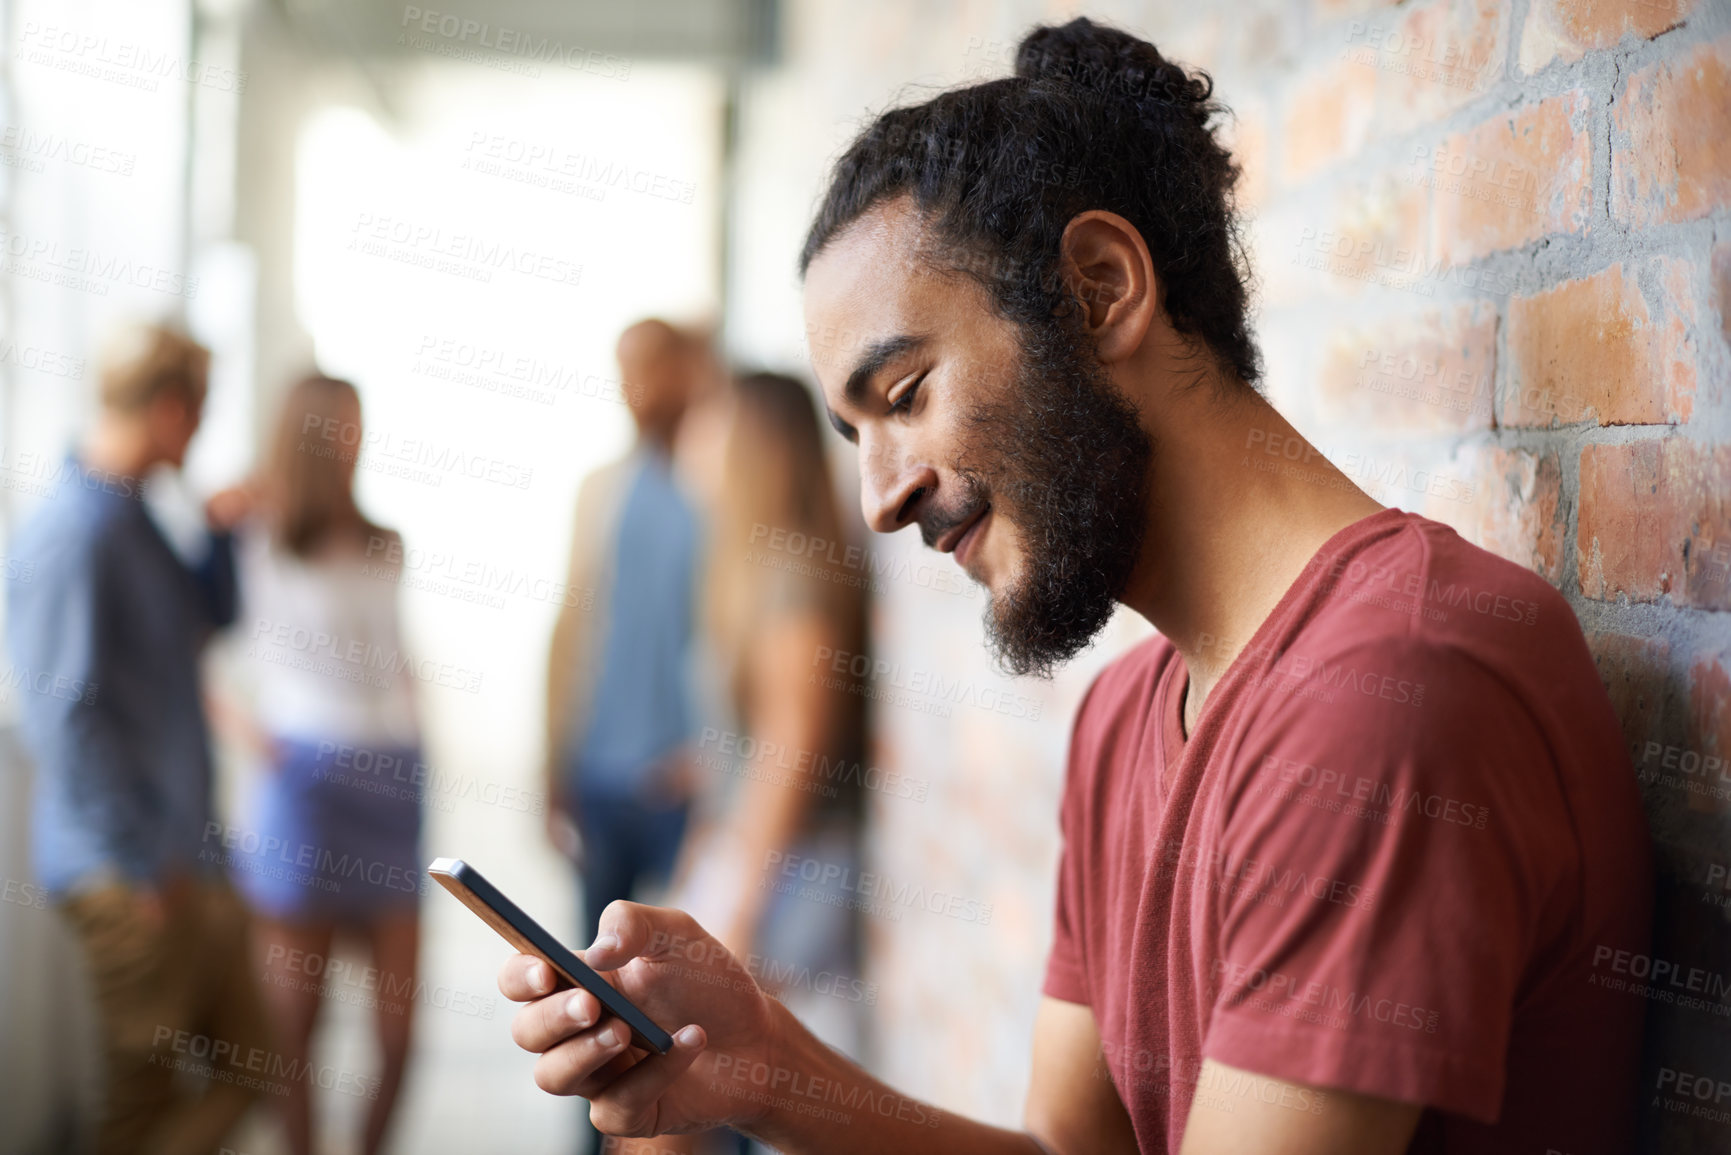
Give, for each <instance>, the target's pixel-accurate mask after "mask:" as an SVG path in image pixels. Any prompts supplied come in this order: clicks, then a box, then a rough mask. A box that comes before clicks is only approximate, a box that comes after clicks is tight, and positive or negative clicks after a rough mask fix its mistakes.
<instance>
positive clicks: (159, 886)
mask: <svg viewBox="0 0 1731 1155" xmlns="http://www.w3.org/2000/svg"><path fill="white" fill-rule="evenodd" d="M209 370H210V354H209V352H208V351H207V350H206V349H204V348H203V347H202V346H200V345H199V344H198V343H197V342H195V341H193V340H192V339H191V338H190V337H188V336H186V335H185V334H184V333H181V332H179V331H177V330H175V329H172V328H167V327H161V326H140V327H133V328H129V329H127V330H125V331H123V332H122V333H120V334H119V335H118V336H117V337H116V338H115V340H114V341H113V342H112V343H111V344H110V345H109V346H108V348H107V349H106V350H105V353H104V356H103V359H102V364H101V371H100V402H101V410H100V413H99V415H98V417H97V420H96V424H95V426H94V428H93V429H92V430H91V431H90V433H89V435H88V437H87V438H86V439H85V441H84V443H83V446H82V448H81V449H80V451H79V452H78V453H77V454H76V455H75V456H73V457H70V458H69V459H68V460H67V462H66V465H65V467H64V468H63V470H62V472H61V475H60V484H59V486H58V487H57V489H56V491H55V493H54V495H53V496H52V497H51V498H50V499H49V500H48V503H47V504H46V505H45V506H44V508H42V509H41V510H40V511H39V512H38V513H37V514H36V516H35V517H34V518H33V519H32V520H31V521H30V523H29V524H28V525H26V526H25V527H24V529H23V531H22V532H21V533H20V534H19V535H18V538H17V541H16V545H15V550H16V556H17V557H18V558H19V559H20V560H22V561H24V562H26V563H28V564H31V565H33V566H34V567H35V571H36V580H34V581H31V582H26V583H13V584H11V586H10V590H9V597H10V600H9V604H8V606H7V621H8V625H9V630H8V637H9V642H10V644H9V649H10V657H11V660H12V662H13V664H14V670H15V672H17V673H21V674H25V675H27V676H28V678H29V682H28V685H29V688H30V690H31V691H32V692H29V693H26V694H24V695H23V696H22V701H21V712H22V715H23V729H24V736H25V742H26V744H27V746H28V747H29V750H30V753H31V755H32V756H33V758H34V760H35V763H36V768H37V774H36V788H35V802H34V812H33V823H32V852H33V857H34V860H35V870H36V873H37V876H38V879H39V880H40V881H41V883H42V884H43V886H44V887H46V888H47V890H48V892H49V893H50V894H51V895H52V896H53V897H54V899H55V901H56V902H57V904H58V905H59V908H60V910H61V911H62V913H63V914H64V915H65V916H66V918H67V919H68V921H69V922H70V923H71V925H72V927H73V929H74V931H75V932H76V934H77V937H78V939H79V940H80V942H81V945H82V946H83V949H84V953H85V957H86V962H87V965H88V968H89V974H90V978H91V982H92V985H93V987H94V994H95V998H96V1003H97V1010H98V1019H99V1022H100V1029H101V1035H102V1040H101V1043H102V1050H103V1060H104V1068H105V1075H106V1083H105V1087H106V1089H105V1094H104V1101H103V1110H102V1117H101V1119H100V1121H99V1123H98V1125H97V1135H96V1150H97V1151H98V1152H102V1153H108V1152H116V1153H119V1152H127V1153H131V1152H169V1151H177V1152H178V1151H186V1152H191V1151H203V1150H210V1149H213V1148H215V1147H216V1146H217V1144H218V1143H219V1142H220V1140H221V1139H222V1137H223V1136H224V1135H226V1134H227V1133H228V1132H229V1130H230V1128H231V1127H232V1126H233V1125H234V1123H235V1122H236V1121H237V1120H238V1119H239V1118H240V1116H241V1115H242V1114H243V1113H244V1112H245V1110H246V1107H247V1104H248V1103H249V1102H250V1101H251V1099H252V1097H253V1092H252V1091H251V1090H249V1089H247V1088H245V1087H244V1086H242V1085H238V1084H236V1083H233V1082H224V1081H221V1080H218V1079H207V1078H205V1077H202V1076H204V1075H205V1074H206V1073H207V1072H208V1067H207V1063H208V1056H209V1055H210V1054H211V1053H212V1051H213V1050H214V1049H215V1047H216V1046H217V1045H224V1046H225V1047H226V1048H233V1051H234V1053H239V1054H246V1053H249V1052H250V1051H251V1050H252V1049H253V1048H263V1047H265V1046H267V1045H268V1039H267V1037H266V1033H267V1032H266V1027H265V1022H264V1016H263V1013H262V1010H261V1008H260V1006H259V1001H258V990H257V985H256V979H255V977H254V975H253V974H252V973H251V969H250V968H249V966H248V965H247V960H248V949H247V945H248V944H247V925H246V911H245V908H244V907H243V906H242V905H241V903H240V902H239V900H238V899H237V898H236V896H235V895H234V893H233V891H232V890H230V888H229V887H228V885H227V883H226V882H225V881H224V879H223V877H222V874H221V872H220V870H218V869H216V861H217V857H218V856H217V855H216V854H214V853H212V852H211V850H212V846H213V844H212V843H210V842H208V841H207V839H208V837H209V831H210V830H211V828H212V827H213V826H214V825H215V823H213V822H212V817H211V816H212V805H211V789H212V760H211V752H210V742H209V735H208V733H207V730H206V725H205V715H204V709H203V705H202V702H201V699H200V692H199V668H198V666H199V654H200V652H201V650H202V649H203V647H204V644H205V642H206V641H207V640H208V639H209V637H210V635H211V634H212V632H213V631H214V630H216V629H217V628H219V627H221V626H223V625H226V624H227V623H228V622H230V621H231V620H233V618H234V613H235V576H234V553H233V548H232V543H231V539H230V536H229V533H228V529H229V527H230V526H231V525H232V523H233V521H234V520H235V519H236V518H237V517H238V516H239V515H240V514H241V513H242V512H243V509H244V498H243V497H242V496H241V495H239V494H235V493H228V494H222V495H218V497H216V498H213V499H212V500H211V502H210V503H209V504H208V505H207V506H206V511H205V512H206V518H207V520H208V522H209V526H210V532H209V533H208V535H207V536H206V538H205V540H204V541H203V542H201V543H198V544H199V545H200V546H202V558H201V559H200V560H198V561H196V562H194V563H193V564H191V565H190V566H189V564H188V563H187V562H186V561H185V560H183V557H182V556H181V555H179V554H177V553H176V552H175V550H174V549H173V548H172V547H171V546H170V544H169V540H168V538H167V537H166V536H165V535H164V533H163V530H162V529H161V528H160V527H159V525H158V524H157V522H156V521H154V520H153V519H152V516H151V514H150V513H149V512H148V511H147V510H146V508H145V505H144V502H143V500H142V499H143V497H144V491H145V478H146V475H147V474H149V473H150V472H151V471H153V470H155V469H157V468H159V467H162V466H170V467H173V468H176V469H178V468H179V467H180V466H181V465H182V463H183V462H184V461H185V459H186V452H187V447H188V445H189V444H190V443H191V441H192V438H193V435H194V434H195V433H196V432H197V431H198V426H199V420H200V417H201V415H202V412H203V407H204V399H205V393H206V389H207V386H208V381H209ZM201 1055H202V1056H205V1057H206V1058H205V1059H204V1060H201V1059H200V1058H198V1057H197V1056H201Z"/></svg>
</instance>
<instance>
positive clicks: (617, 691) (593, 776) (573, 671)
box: [546, 319, 711, 1147]
mask: <svg viewBox="0 0 1731 1155" xmlns="http://www.w3.org/2000/svg"><path fill="white" fill-rule="evenodd" d="M618 358H619V368H620V373H621V376H622V377H623V379H624V384H625V394H626V401H627V404H628V405H629V406H630V409H631V416H632V419H633V420H634V421H635V422H636V425H637V441H636V444H635V445H633V446H632V448H631V451H630V452H629V453H627V454H626V455H625V457H624V458H622V459H621V460H619V461H616V462H614V463H613V464H611V465H607V466H604V467H602V468H601V469H599V470H597V471H596V472H595V473H593V474H591V475H590V476H589V477H588V478H586V479H585V480H584V482H583V485H582V488H581V489H580V490H579V491H578V494H577V514H576V523H575V528H574V531H573V533H572V538H571V564H570V571H569V579H568V583H569V586H568V588H569V589H571V590H572V591H580V592H581V594H582V596H583V600H585V601H587V602H588V608H587V609H586V610H585V609H583V608H581V607H579V606H573V605H569V604H568V605H566V606H565V607H564V608H562V609H561V610H560V613H559V618H558V620H557V622H556V624H555V626H554V630H553V643H552V648H551V653H550V656H549V660H548V670H547V743H546V758H547V764H546V783H547V799H548V823H549V832H550V835H551V837H552V838H553V839H554V842H555V844H556V845H559V846H560V847H561V849H562V850H564V851H565V852H566V853H567V854H568V855H569V856H571V857H572V858H573V859H574V860H575V862H576V864H577V867H578V872H579V876H580V887H581V891H582V905H583V916H582V922H581V923H580V926H581V927H582V934H583V935H584V936H585V937H584V938H583V941H585V942H587V941H589V940H590V939H591V938H593V936H594V934H595V927H596V922H597V920H598V919H599V918H600V917H601V912H602V910H604V909H606V907H607V904H608V903H610V902H612V901H613V900H615V899H620V898H631V897H633V896H634V895H636V896H641V895H642V894H643V893H644V891H643V888H644V887H647V886H652V885H657V884H665V883H666V882H667V881H668V879H669V878H670V876H671V874H672V871H673V866H674V863H675V861H676V860H677V857H678V854H679V848H680V844H681V841H682V840H683V839H684V836H685V828H686V821H687V816H688V812H689V807H690V797H691V790H692V766H691V758H692V748H691V747H692V741H693V739H694V737H695V736H696V707H695V704H694V702H693V694H692V684H691V668H690V662H691V645H692V633H693V628H694V620H695V596H696V580H697V565H698V556H699V549H700V543H699V526H698V515H697V512H696V510H695V508H694V507H693V504H692V502H691V500H690V499H689V498H688V497H687V495H686V494H685V493H684V492H683V490H682V488H681V486H680V484H679V482H678V480H677V479H676V478H675V476H674V472H673V444H674V439H675V437H676V435H677V433H678V431H679V427H680V423H681V421H682V420H683V418H684V416H685V412H686V408H687V405H688V404H689V402H690V400H691V396H692V393H693V390H694V388H695V387H696V386H697V385H698V383H699V382H700V381H701V380H702V378H703V376H704V373H705V370H706V368H707V366H708V365H709V364H710V361H711V357H710V354H709V351H708V348H707V344H706V342H704V341H703V340H701V339H700V338H698V337H697V336H695V335H694V334H691V333H687V332H684V331H682V330H680V329H678V328H675V327H674V326H673V325H670V324H668V323H667V322H665V321H660V320H653V319H652V320H646V321H640V322H638V323H637V324H634V325H632V326H631V327H630V328H628V329H626V330H625V332H624V333H623V334H621V336H620V338H619V345H618ZM591 593H593V599H592V600H590V599H589V595H590V594H591ZM576 600H579V599H573V598H567V599H566V601H567V602H571V601H576ZM573 832H574V833H575V835H576V839H575V841H573V840H572V839H571V838H570V835H571V834H572V833H573ZM586 1135H587V1138H588V1141H589V1142H590V1143H591V1145H592V1147H598V1146H599V1135H598V1134H597V1133H595V1132H594V1131H592V1130H588V1131H586Z"/></svg>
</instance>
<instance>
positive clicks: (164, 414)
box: [145, 385, 205, 469]
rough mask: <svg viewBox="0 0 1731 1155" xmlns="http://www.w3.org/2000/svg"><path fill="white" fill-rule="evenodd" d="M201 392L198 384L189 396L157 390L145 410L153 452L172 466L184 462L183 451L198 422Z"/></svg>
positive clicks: (178, 465) (179, 465) (202, 400)
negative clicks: (197, 387)
mask: <svg viewBox="0 0 1731 1155" xmlns="http://www.w3.org/2000/svg"><path fill="white" fill-rule="evenodd" d="M204 396H205V390H204V388H203V387H202V385H201V386H200V387H199V389H198V390H197V392H196V393H195V394H194V395H191V396H189V395H187V394H185V393H181V392H177V391H174V390H165V391H163V392H162V393H159V394H157V396H156V397H155V398H154V399H152V401H151V402H150V405H149V408H147V409H146V410H145V413H146V418H145V419H146V421H147V422H148V424H149V426H150V435H151V440H152V442H154V444H155V447H156V455H157V456H158V457H159V458H160V459H161V460H162V461H164V462H166V463H167V464H169V465H172V466H173V467H174V468H176V469H179V468H181V467H182V466H183V465H185V464H186V451H187V449H188V448H189V447H190V446H191V445H192V439H193V437H194V436H196V435H197V433H198V426H199V422H200V421H201V420H202V419H203V417H204Z"/></svg>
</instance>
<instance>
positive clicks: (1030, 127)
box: [799, 17, 1262, 386]
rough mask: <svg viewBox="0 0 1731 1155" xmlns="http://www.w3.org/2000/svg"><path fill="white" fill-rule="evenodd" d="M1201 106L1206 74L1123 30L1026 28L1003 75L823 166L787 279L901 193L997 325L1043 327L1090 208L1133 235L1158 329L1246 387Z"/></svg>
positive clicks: (892, 116)
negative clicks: (1162, 321)
mask: <svg viewBox="0 0 1731 1155" xmlns="http://www.w3.org/2000/svg"><path fill="white" fill-rule="evenodd" d="M1213 92H1214V84H1213V80H1212V79H1211V78H1210V77H1209V76H1208V74H1207V73H1205V72H1201V71H1196V72H1188V71H1186V70H1185V69H1184V67H1183V66H1182V65H1179V64H1175V63H1173V62H1171V61H1169V60H1167V59H1166V58H1165V57H1163V56H1161V55H1160V53H1159V51H1158V50H1157V49H1156V48H1155V47H1154V46H1153V45H1152V44H1150V43H1148V42H1147V41H1145V40H1140V39H1137V38H1136V37H1134V36H1132V35H1130V34H1129V33H1127V32H1122V31H1119V30H1118V29H1115V28H1108V27H1105V26H1103V25H1100V24H1096V23H1094V22H1093V21H1091V20H1088V19H1086V18H1085V17H1084V18H1078V19H1076V20H1072V21H1070V22H1069V23H1068V24H1065V25H1063V26H1061V27H1054V26H1049V25H1042V26H1040V27H1036V28H1034V29H1033V30H1032V31H1030V32H1029V33H1028V35H1027V36H1026V37H1024V38H1023V40H1022V43H1021V45H1020V46H1019V47H1018V49H1017V51H1016V71H1015V75H1014V76H1011V77H1007V78H1004V79H1001V80H992V81H987V82H985V83H982V84H974V85H970V86H968V87H966V88H958V89H953V90H951V91H948V92H945V93H943V94H941V95H939V96H936V97H934V98H932V99H931V100H928V101H926V102H925V103H923V104H917V105H912V106H910V107H906V108H897V109H892V110H891V111H889V112H886V113H884V114H883V115H881V116H879V117H878V118H877V120H876V121H874V122H873V123H872V124H871V125H870V126H869V127H868V128H867V129H866V130H865V131H864V132H862V133H861V134H860V136H859V138H858V139H857V140H855V141H854V143H853V145H852V146H851V147H849V148H848V150H847V151H846V152H845V153H844V154H842V156H841V158H840V159H839V160H838V161H837V162H836V165H835V169H834V172H833V173H832V175H831V178H830V184H829V189H828V191H827V192H826V193H825V194H824V198H823V204H822V207H821V208H820V209H819V210H818V214H817V219H816V220H815V221H814V222H813V223H812V226H811V232H810V233H809V234H808V235H807V237H806V241H805V248H804V250H803V251H802V252H801V254H800V263H799V268H800V274H801V275H802V276H803V275H804V274H805V272H806V270H807V269H808V268H809V267H810V265H811V262H812V260H813V259H814V258H815V257H816V256H817V254H818V253H819V252H821V251H822V250H823V248H824V246H825V245H827V244H829V242H830V241H831V240H833V239H834V238H835V236H836V234H837V233H839V232H840V231H842V230H843V229H845V228H846V227H847V226H848V225H850V224H852V223H853V222H854V221H855V220H857V219H859V217H861V216H862V215H863V214H865V213H866V212H867V211H869V210H870V209H872V208H873V207H874V206H876V205H878V204H879V203H880V202H883V201H885V200H888V199H891V198H894V197H898V196H901V195H904V194H907V195H911V196H912V197H913V201H914V205H915V206H916V207H917V209H918V210H919V212H920V215H921V217H922V225H923V226H924V228H925V229H926V230H927V231H928V235H929V236H930V237H931V238H933V239H934V240H935V241H936V242H937V243H938V248H939V254H940V257H941V261H942V263H943V264H944V265H947V266H948V267H950V268H953V269H957V270H960V271H962V272H964V273H967V274H968V275H970V276H973V277H975V278H976V279H978V280H979V281H981V282H982V283H983V284H984V285H985V286H986V287H987V288H988V289H989V290H990V292H991V293H992V297H993V300H994V301H995V303H996V304H997V307H998V308H999V309H1000V310H1001V311H1002V312H1003V314H1004V315H1005V316H1006V317H1008V318H1009V319H1010V320H1013V321H1017V322H1019V323H1021V324H1022V325H1024V326H1030V325H1032V326H1036V327H1043V326H1046V325H1049V324H1051V322H1052V318H1054V317H1062V316H1065V315H1067V314H1068V313H1069V312H1070V310H1071V308H1072V307H1073V305H1074V304H1075V300H1074V297H1073V296H1072V294H1071V293H1070V292H1068V291H1067V290H1066V288H1065V286H1064V285H1063V283H1062V281H1061V279H1060V277H1059V267H1058V255H1059V253H1058V250H1059V242H1060V240H1061V239H1062V237H1063V235H1064V228H1065V226H1066V225H1068V224H1069V222H1070V221H1071V220H1072V219H1073V218H1075V216H1076V215H1077V214H1079V213H1082V212H1086V211H1088V210H1090V209H1105V210H1108V211H1110V212H1115V213H1117V214H1118V215H1120V216H1122V217H1124V218H1125V219H1126V220H1128V221H1129V222H1130V223H1131V224H1133V225H1135V226H1136V228H1137V230H1138V231H1139V232H1141V234H1142V238H1143V240H1144V241H1145V242H1146V243H1147V245H1148V251H1149V254H1150V255H1151V256H1152V257H1153V261H1154V268H1155V271H1156V273H1157V274H1158V276H1159V278H1160V281H1161V283H1162V286H1163V289H1164V301H1163V303H1164V306H1165V309H1166V314H1167V316H1168V317H1170V318H1171V321H1172V325H1173V327H1174V328H1175V329H1176V330H1178V332H1180V333H1183V334H1186V335H1191V336H1195V337H1198V338H1200V339H1201V341H1202V342H1203V343H1204V344H1205V345H1206V346H1207V348H1208V349H1209V350H1211V351H1212V352H1213V353H1214V355H1215V357H1216V358H1217V359H1218V361H1219V362H1220V364H1221V367H1222V369H1224V370H1227V371H1229V372H1231V373H1232V374H1233V375H1235V376H1236V377H1237V378H1238V379H1239V380H1242V381H1243V382H1245V383H1246V384H1247V385H1252V386H1254V385H1255V383H1256V382H1257V381H1258V380H1259V379H1260V378H1261V376H1262V366H1261V358H1260V355H1259V354H1258V352H1257V348H1256V342H1255V340H1254V339H1253V338H1252V337H1251V335H1250V328H1249V324H1248V320H1247V317H1246V313H1247V312H1248V304H1249V292H1248V289H1247V281H1248V263H1247V261H1246V259H1245V256H1244V246H1243V242H1242V239H1241V237H1240V235H1239V230H1238V222H1237V216H1236V209H1235V203H1234V199H1233V189H1234V186H1235V185H1236V183H1237V180H1238V175H1239V168H1238V165H1237V164H1235V163H1234V162H1233V160H1232V157H1231V154H1230V153H1228V152H1227V150H1226V149H1225V148H1224V147H1222V146H1221V144H1220V142H1219V141H1218V140H1216V139H1215V135H1214V127H1213V125H1212V123H1211V122H1212V121H1213V120H1214V119H1215V118H1216V117H1217V116H1219V115H1221V114H1224V113H1226V112H1227V110H1226V109H1225V108H1224V107H1223V106H1222V105H1221V104H1219V103H1218V102H1216V101H1214V100H1213V99H1212V96H1213Z"/></svg>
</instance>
